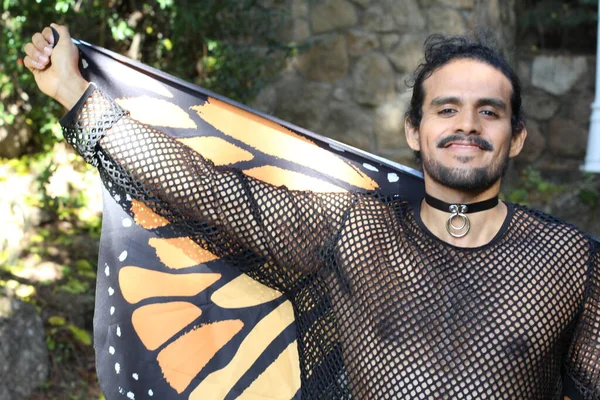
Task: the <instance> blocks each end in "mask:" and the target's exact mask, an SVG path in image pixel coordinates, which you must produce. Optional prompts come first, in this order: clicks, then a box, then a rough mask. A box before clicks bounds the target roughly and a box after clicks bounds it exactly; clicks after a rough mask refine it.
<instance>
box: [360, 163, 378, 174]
mask: <svg viewBox="0 0 600 400" xmlns="http://www.w3.org/2000/svg"><path fill="white" fill-rule="evenodd" d="M363 167H365V168H366V169H368V170H369V171H374V172H379V170H378V169H377V167H375V166H373V165H371V164H367V163H364V164H363Z"/></svg>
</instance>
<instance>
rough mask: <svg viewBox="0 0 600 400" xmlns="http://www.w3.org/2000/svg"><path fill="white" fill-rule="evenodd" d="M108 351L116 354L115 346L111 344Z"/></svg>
mask: <svg viewBox="0 0 600 400" xmlns="http://www.w3.org/2000/svg"><path fill="white" fill-rule="evenodd" d="M108 352H109V353H110V354H111V355H113V354H115V348H114V347H112V346H110V347H109V348H108Z"/></svg>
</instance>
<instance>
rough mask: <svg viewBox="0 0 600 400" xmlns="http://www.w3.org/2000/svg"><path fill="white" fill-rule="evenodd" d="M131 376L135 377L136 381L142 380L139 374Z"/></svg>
mask: <svg viewBox="0 0 600 400" xmlns="http://www.w3.org/2000/svg"><path fill="white" fill-rule="evenodd" d="M131 376H133V379H135V380H136V381H137V380H139V379H140V376H139V375H138V374H132V375H131Z"/></svg>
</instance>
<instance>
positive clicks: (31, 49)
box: [24, 43, 50, 67]
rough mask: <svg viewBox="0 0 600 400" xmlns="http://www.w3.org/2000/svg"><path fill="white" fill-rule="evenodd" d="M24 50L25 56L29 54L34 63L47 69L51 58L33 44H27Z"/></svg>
mask: <svg viewBox="0 0 600 400" xmlns="http://www.w3.org/2000/svg"><path fill="white" fill-rule="evenodd" d="M24 50H25V54H27V56H29V58H31V60H32V61H35V62H37V63H38V64H40V65H42V67H45V66H46V65H47V64H48V62H49V61H50V57H49V56H47V55H46V54H43V53H42V52H40V51H39V50H38V49H37V47H35V46H34V45H33V43H27V44H26V45H25V48H24Z"/></svg>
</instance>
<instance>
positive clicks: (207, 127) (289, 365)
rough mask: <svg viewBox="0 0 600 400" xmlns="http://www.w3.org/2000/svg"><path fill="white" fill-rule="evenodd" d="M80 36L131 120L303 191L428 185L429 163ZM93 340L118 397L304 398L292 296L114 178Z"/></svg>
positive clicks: (100, 79)
mask: <svg viewBox="0 0 600 400" xmlns="http://www.w3.org/2000/svg"><path fill="white" fill-rule="evenodd" d="M74 42H75V43H76V45H77V46H78V48H79V50H80V53H81V61H80V63H81V65H80V67H81V69H82V72H83V73H84V76H85V77H86V78H87V79H88V80H90V81H93V82H95V83H96V84H97V85H98V86H99V87H100V88H101V89H102V90H103V92H104V93H106V94H107V95H109V96H111V97H112V98H114V99H116V102H117V103H118V104H119V105H120V106H121V107H123V108H125V109H127V110H129V111H130V113H131V116H132V118H134V119H137V120H139V121H141V122H143V123H146V124H148V125H150V126H153V127H155V128H157V129H159V130H161V131H163V132H165V133H166V134H168V135H170V136H172V137H174V138H176V139H177V140H179V141H181V142H182V143H184V144H186V145H187V146H189V147H190V148H192V149H194V150H195V151H198V152H200V153H201V154H202V155H203V156H204V157H206V158H208V159H210V160H212V161H213V162H214V163H215V164H216V165H229V166H233V167H236V168H239V169H241V170H243V171H244V172H245V173H246V174H248V175H250V176H253V177H255V178H258V179H260V180H263V181H266V182H269V183H271V184H273V185H286V186H287V187H288V188H290V189H294V190H313V191H318V192H342V191H374V190H376V191H380V192H382V193H384V194H386V195H390V196H392V195H395V196H399V197H402V198H404V199H406V200H408V201H417V200H419V199H421V198H422V196H423V183H422V178H421V175H420V173H418V172H416V171H414V170H412V169H410V168H407V167H404V166H402V165H399V164H396V163H393V162H390V161H387V160H384V159H381V158H378V157H376V156H374V155H372V154H368V153H366V152H363V151H360V150H358V149H354V148H351V147H349V146H346V145H343V144H341V143H338V142H335V141H332V140H330V139H327V138H324V137H322V136H319V135H317V134H314V133H312V132H309V131H306V130H304V129H302V128H299V127H297V126H294V125H292V124H290V123H287V122H284V121H281V120H278V119H276V118H273V117H270V116H267V115H265V114H263V113H261V112H258V111H256V110H252V109H250V108H248V107H245V106H243V105H241V104H238V103H236V102H234V101H231V100H229V99H226V98H224V97H222V96H219V95H216V94H214V93H211V92H209V91H207V90H205V89H202V88H200V87H198V86H195V85H192V84H189V83H187V82H184V81H182V80H180V79H177V78H175V77H172V76H170V75H168V74H165V73H163V72H161V71H158V70H155V69H153V68H150V67H148V66H145V65H143V64H141V63H138V62H135V61H132V60H130V59H128V58H125V57H123V56H120V55H118V54H116V53H113V52H110V51H108V50H106V49H102V48H99V47H96V46H93V45H90V44H88V43H85V42H81V41H77V40H75V41H74ZM289 95H291V96H293V93H290V94H289ZM282 234H285V233H282ZM94 340H95V348H96V364H97V371H98V377H99V381H100V385H101V387H102V390H103V391H104V393H105V395H106V397H107V398H108V399H117V398H129V399H143V398H159V399H202V400H212V399H235V398H237V399H248V400H250V399H264V398H268V399H281V400H289V399H298V398H300V396H301V387H300V386H301V385H300V373H299V366H298V364H299V361H298V351H297V346H296V336H295V326H294V316H293V311H292V307H291V304H290V303H289V301H288V300H286V299H285V297H284V296H282V295H281V294H280V293H278V292H277V291H275V290H272V289H270V288H267V287H266V286H263V285H262V284H259V283H257V282H255V281H253V280H251V279H250V278H248V277H247V276H245V275H243V274H240V273H239V272H238V271H236V270H235V269H234V268H233V267H231V266H230V265H228V264H227V263H226V262H224V261H222V260H219V259H218V258H217V257H216V256H214V255H213V254H211V253H209V252H207V251H205V250H203V249H202V248H200V247H199V246H198V245H197V244H196V243H195V242H193V241H192V240H191V239H190V238H188V237H186V236H185V235H183V234H182V233H181V232H178V231H177V230H176V229H175V228H173V227H171V226H170V224H169V222H168V221H167V220H165V219H163V218H162V217H160V216H158V215H156V214H154V213H153V212H152V211H150V210H149V208H148V207H146V206H145V205H144V204H143V203H141V202H138V201H136V200H132V199H131V198H129V197H128V196H126V195H125V194H122V193H119V191H118V189H116V188H112V187H105V188H104V215H103V226H102V238H101V243H100V258H99V268H98V281H97V292H96V309H95V316H94Z"/></svg>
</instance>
